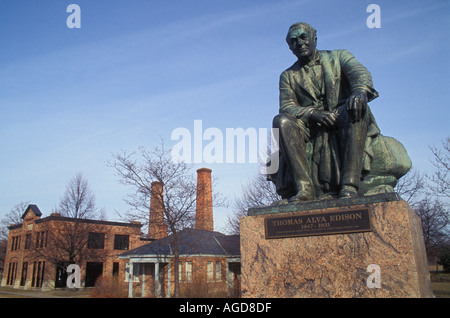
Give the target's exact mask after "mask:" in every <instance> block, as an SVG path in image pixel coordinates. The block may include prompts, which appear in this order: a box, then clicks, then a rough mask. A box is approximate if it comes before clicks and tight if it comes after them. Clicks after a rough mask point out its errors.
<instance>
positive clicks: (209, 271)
mask: <svg viewBox="0 0 450 318" xmlns="http://www.w3.org/2000/svg"><path fill="white" fill-rule="evenodd" d="M213 264H214V263H213V262H208V264H207V267H206V275H207V276H206V280H207V281H208V282H212V281H213V279H214V269H213Z"/></svg>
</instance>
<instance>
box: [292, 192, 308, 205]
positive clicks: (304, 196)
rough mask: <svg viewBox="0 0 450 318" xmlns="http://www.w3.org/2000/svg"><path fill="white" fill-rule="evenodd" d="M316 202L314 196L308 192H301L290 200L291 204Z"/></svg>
mask: <svg viewBox="0 0 450 318" xmlns="http://www.w3.org/2000/svg"><path fill="white" fill-rule="evenodd" d="M311 200H314V196H313V195H312V194H311V193H310V192H308V191H299V192H298V193H297V194H296V195H294V196H293V197H291V198H290V199H289V203H296V202H301V201H311Z"/></svg>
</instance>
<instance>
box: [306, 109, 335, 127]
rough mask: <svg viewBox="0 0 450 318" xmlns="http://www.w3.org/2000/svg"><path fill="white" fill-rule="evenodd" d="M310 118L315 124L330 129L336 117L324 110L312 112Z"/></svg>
mask: <svg viewBox="0 0 450 318" xmlns="http://www.w3.org/2000/svg"><path fill="white" fill-rule="evenodd" d="M310 118H311V119H312V120H314V121H315V122H316V123H319V124H321V125H324V126H326V127H332V126H333V125H334V123H335V122H336V119H337V117H336V115H335V114H334V113H332V112H327V111H324V110H314V111H313V112H312V113H311V116H310Z"/></svg>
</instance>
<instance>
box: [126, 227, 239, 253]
mask: <svg viewBox="0 0 450 318" xmlns="http://www.w3.org/2000/svg"><path fill="white" fill-rule="evenodd" d="M178 237H179V243H178V248H179V253H180V256H186V255H217V256H219V255H220V256H224V255H225V256H230V257H231V256H234V257H239V256H240V255H241V251H240V238H239V235H225V234H222V233H220V232H215V231H205V230H196V229H184V230H182V231H180V232H179V233H178ZM173 254H174V251H173V235H169V236H166V237H164V238H162V239H159V240H156V241H153V242H151V243H148V244H146V245H143V246H141V247H138V248H135V249H132V250H130V251H127V252H125V253H123V254H121V255H120V256H119V257H120V258H131V257H154V256H172V255H173Z"/></svg>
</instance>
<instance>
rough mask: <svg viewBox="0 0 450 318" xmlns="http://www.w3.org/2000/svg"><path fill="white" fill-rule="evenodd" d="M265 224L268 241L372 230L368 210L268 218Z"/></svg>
mask: <svg viewBox="0 0 450 318" xmlns="http://www.w3.org/2000/svg"><path fill="white" fill-rule="evenodd" d="M264 223H265V232H266V239H273V238H285V237H295V236H309V235H325V234H340V233H350V232H351V233H354V232H368V231H371V230H372V226H371V222H370V216H369V210H368V209H358V210H344V211H336V212H327V213H313V214H303V215H291V216H283V217H267V218H266V219H265V220H264Z"/></svg>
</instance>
